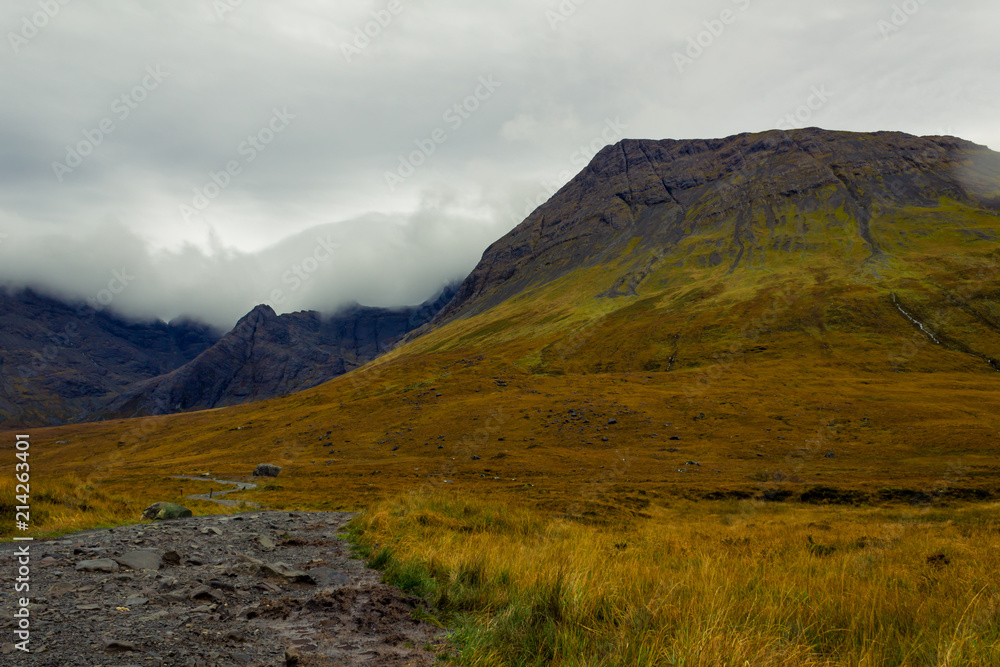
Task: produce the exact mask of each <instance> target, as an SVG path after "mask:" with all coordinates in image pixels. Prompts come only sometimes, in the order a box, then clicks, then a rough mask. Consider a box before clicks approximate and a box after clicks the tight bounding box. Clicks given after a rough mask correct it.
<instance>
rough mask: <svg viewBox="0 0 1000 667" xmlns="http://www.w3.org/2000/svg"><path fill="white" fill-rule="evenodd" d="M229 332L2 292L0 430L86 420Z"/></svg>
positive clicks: (29, 293)
mask: <svg viewBox="0 0 1000 667" xmlns="http://www.w3.org/2000/svg"><path fill="white" fill-rule="evenodd" d="M220 336H221V332H216V331H214V330H212V329H211V328H209V327H207V326H203V325H200V324H195V323H191V322H173V323H171V324H165V323H163V322H135V321H128V320H125V319H122V318H119V317H116V316H114V315H113V314H110V313H108V312H101V311H97V310H94V309H93V308H90V307H89V306H87V305H86V304H75V305H74V304H70V303H63V302H61V301H58V300H56V299H54V298H50V297H47V296H43V295H41V294H39V293H36V292H34V291H31V290H22V291H19V292H8V291H7V290H5V289H3V288H0V429H6V428H13V427H15V426H32V425H43V424H44V425H49V424H61V423H67V422H73V421H79V420H81V419H85V418H86V417H87V416H89V415H90V414H92V413H93V411H94V410H96V409H98V408H100V407H101V406H102V405H103V404H104V403H106V402H107V401H108V399H109V398H111V397H113V396H116V395H117V394H119V393H121V392H122V391H124V390H125V389H126V387H128V386H130V385H133V384H135V383H136V382H140V381H142V380H148V379H150V378H153V377H156V376H158V375H162V374H163V373H168V372H170V371H171V370H173V369H175V368H177V367H178V366H181V365H183V364H186V363H187V362H189V361H191V360H192V359H194V358H195V357H197V356H198V355H199V354H201V353H202V352H204V351H205V350H207V349H208V348H209V347H211V346H212V345H213V344H214V343H215V342H216V341H218V340H219V338H220Z"/></svg>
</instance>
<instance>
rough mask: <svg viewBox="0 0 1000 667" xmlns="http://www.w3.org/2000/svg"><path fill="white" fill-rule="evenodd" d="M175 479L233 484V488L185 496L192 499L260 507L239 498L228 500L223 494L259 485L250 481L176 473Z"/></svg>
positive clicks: (247, 489)
mask: <svg viewBox="0 0 1000 667" xmlns="http://www.w3.org/2000/svg"><path fill="white" fill-rule="evenodd" d="M173 478H174V479H189V480H192V481H195V482H215V483H216V484H226V485H232V487H233V488H231V489H226V490H225V491H209V492H208V493H196V494H194V495H190V496H184V497H185V498H189V499H191V500H207V501H208V502H210V503H219V504H220V505H225V506H226V507H236V506H238V505H239V504H240V502H243V504H244V505H246V506H247V507H258V508H259V507H260V505H258V504H257V503H251V502H245V501H237V500H227V499H225V498H223V497H222V496H224V495H226V494H227V493H233V492H235V491H249V490H250V489H256V488H257V485H256V484H252V483H250V482H237V481H235V480H230V479H212V478H210V477H184V476H180V475H174V476H173Z"/></svg>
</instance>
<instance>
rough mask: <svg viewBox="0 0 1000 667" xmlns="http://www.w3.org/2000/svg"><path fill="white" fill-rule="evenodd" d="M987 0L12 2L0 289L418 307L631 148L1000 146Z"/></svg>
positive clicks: (1, 66)
mask: <svg viewBox="0 0 1000 667" xmlns="http://www.w3.org/2000/svg"><path fill="white" fill-rule="evenodd" d="M998 24H1000V3H997V2H995V0H949V1H948V2H945V1H944V0H906V1H905V2H901V1H894V0H842V1H840V2H836V3H832V2H819V1H814V0H795V1H794V2H793V1H791V0H709V1H706V2H691V1H687V2H680V1H676V0H674V1H672V0H666V1H662V2H650V1H640V0H616V1H615V2H611V1H610V0H506V1H504V2H498V3H489V4H487V3H469V2H459V1H458V0H374V1H367V0H359V1H357V2H351V3H346V2H344V3H341V2H320V1H318V0H283V1H282V2H280V3H279V2H265V1H264V0H171V2H169V3H168V2H162V1H156V2H154V1H152V0H130V1H128V2H126V1H124V0H122V1H112V0H86V2H84V1H83V0H5V1H4V2H3V4H2V6H0V32H2V33H3V35H4V40H3V42H2V43H0V284H4V285H7V286H10V287H23V286H31V287H34V288H35V289H38V290H42V291H45V292H47V293H51V294H53V295H56V296H59V297H64V298H73V299H81V300H86V301H88V302H90V303H91V304H93V305H95V306H96V307H100V308H109V309H111V310H114V311H117V312H119V313H122V314H125V315H128V316H132V317H141V318H161V319H164V320H167V321H169V320H170V319H173V318H176V317H182V316H184V317H192V318H195V319H200V320H203V321H206V322H208V323H211V324H213V325H215V326H218V327H220V328H223V329H228V328H229V327H231V326H232V325H233V324H234V323H235V322H236V321H237V320H238V319H239V318H240V317H241V316H242V315H244V314H245V313H247V312H248V311H249V310H251V309H252V308H253V307H254V306H255V305H257V304H260V303H267V304H269V305H271V306H272V307H274V308H275V310H277V311H278V312H290V311H295V310H302V309H315V310H320V311H323V312H332V311H334V310H336V309H337V308H339V307H341V306H343V305H345V304H348V303H353V302H360V303H363V304H366V305H375V306H398V305H408V304H415V303H419V302H421V301H423V300H425V299H426V298H428V297H431V296H432V295H433V294H434V293H435V292H437V291H438V290H439V289H440V288H441V287H442V286H443V285H444V284H446V283H448V282H452V281H456V280H461V279H462V278H464V277H465V276H466V275H467V274H468V273H469V272H470V271H471V270H472V269H473V268H474V267H475V265H476V263H477V262H478V261H479V259H480V257H481V255H482V253H483V251H484V250H485V249H486V248H487V247H488V246H489V245H490V244H491V243H493V242H494V241H496V240H497V239H499V238H500V237H502V236H503V235H504V234H506V233H507V232H508V231H510V230H511V229H513V228H514V227H515V226H516V225H517V224H519V223H520V222H521V221H522V220H523V219H524V218H525V217H527V215H528V214H529V213H530V212H531V211H532V210H533V209H534V208H535V207H536V206H538V205H539V204H541V203H543V202H544V201H546V200H547V199H548V198H549V197H550V196H551V195H552V194H554V193H555V191H556V190H557V189H558V188H559V187H561V186H562V185H563V184H565V183H566V182H567V181H568V180H570V179H571V178H572V177H573V176H574V175H575V174H576V173H578V172H579V171H580V170H582V169H583V168H584V167H585V166H586V164H587V163H588V161H589V160H590V159H591V158H592V157H593V155H595V154H596V153H597V152H598V151H599V150H600V149H601V148H602V147H603V146H605V145H606V144H612V143H616V142H617V141H619V140H621V139H624V138H643V139H665V138H672V139H684V138H715V137H725V136H729V135H733V134H737V133H740V132H752V131H763V130H768V129H773V128H778V127H780V128H782V129H790V128H792V127H810V126H819V127H824V128H828V129H838V130H853V131H875V130H899V131H904V132H910V133H913V134H917V135H927V134H950V135H955V136H961V137H963V138H965V139H969V140H972V141H975V142H976V143H980V144H985V145H988V146H990V147H991V148H993V149H994V150H998V149H1000V124H998V122H997V110H998V109H1000V70H997V63H1000V40H997V39H996V33H995V31H996V26H997V25H998Z"/></svg>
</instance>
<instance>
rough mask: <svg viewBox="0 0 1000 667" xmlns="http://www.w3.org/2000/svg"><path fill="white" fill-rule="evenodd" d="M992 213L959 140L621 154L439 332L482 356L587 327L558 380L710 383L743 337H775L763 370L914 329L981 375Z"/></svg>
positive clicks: (996, 236)
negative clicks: (702, 374) (465, 323)
mask: <svg viewBox="0 0 1000 667" xmlns="http://www.w3.org/2000/svg"><path fill="white" fill-rule="evenodd" d="M998 214H1000V155H998V154H997V153H995V152H993V151H990V150H989V149H987V148H985V147H983V146H978V145H976V144H973V143H971V142H968V141H964V140H961V139H957V138H954V137H922V138H921V137H914V136H911V135H906V134H901V133H891V132H878V133H872V134H857V133H847V132H830V131H824V130H819V129H815V128H812V129H806V130H797V131H791V132H782V131H773V132H764V133H759V134H741V135H737V136H734V137H729V138H727V139H719V140H710V141H703V140H693V141H674V140H665V141H636V140H625V141H622V142H620V143H618V144H616V145H614V146H609V147H607V148H605V149H604V150H602V151H601V152H600V153H599V154H598V155H597V156H596V157H595V158H594V159H593V161H592V163H591V164H590V165H589V166H588V167H587V168H586V169H585V170H584V171H583V172H582V173H581V174H579V175H578V176H577V177H575V178H574V179H573V180H572V181H570V182H569V183H568V184H567V185H566V186H565V187H564V188H562V189H561V190H560V191H559V192H558V193H556V195H555V196H554V197H553V198H552V199H551V200H550V201H549V202H547V203H546V204H544V205H542V206H541V207H540V208H538V209H537V210H536V211H535V212H534V213H533V214H532V215H531V216H529V217H528V218H527V220H525V221H524V222H523V223H522V224H521V225H519V226H518V227H517V228H516V229H514V230H513V231H512V232H510V233H509V234H508V235H506V236H505V237H503V238H502V239H500V240H498V241H497V242H496V243H494V244H493V245H492V246H491V247H490V248H489V249H488V250H487V251H486V253H485V254H484V255H483V258H482V261H481V262H480V263H479V265H478V266H477V267H476V268H475V270H474V271H473V272H472V274H471V275H470V276H469V278H468V279H467V280H466V281H465V282H464V283H463V284H462V285H461V287H460V288H459V292H458V294H457V296H456V298H455V299H454V300H453V301H452V303H451V304H449V306H448V307H447V308H446V309H445V310H444V311H443V312H442V313H441V314H440V315H439V316H438V318H437V319H436V320H435V322H434V326H441V325H444V324H446V323H448V322H450V321H454V320H456V319H461V318H466V319H467V318H472V317H474V316H480V315H482V319H483V321H484V322H486V321H489V322H491V324H490V325H488V326H485V327H484V329H483V333H484V334H489V335H487V336H486V337H485V338H486V339H488V338H490V337H491V336H492V333H491V332H494V330H495V329H496V328H497V327H498V326H502V328H503V329H505V330H507V331H506V333H505V334H504V335H505V336H506V337H510V336H511V335H513V329H515V328H516V329H518V330H520V331H522V332H524V334H525V335H528V336H533V337H536V338H537V336H538V334H539V332H541V331H553V330H554V329H559V328H560V327H558V326H555V327H554V326H553V325H554V324H555V323H556V322H558V321H561V322H562V323H563V325H564V326H563V327H561V328H562V329H563V330H564V331H572V330H573V329H574V328H577V327H579V326H581V325H582V324H583V323H584V322H585V323H586V327H587V330H588V333H587V341H588V342H587V343H583V342H581V343H580V345H578V346H575V347H574V349H573V350H571V351H570V352H569V353H568V354H557V355H555V356H557V357H558V360H557V361H555V363H556V365H557V366H563V365H565V364H566V363H570V362H573V361H574V360H575V361H577V362H579V365H578V367H579V368H581V369H583V368H590V369H595V370H596V369H600V368H604V369H610V368H619V369H628V368H633V369H635V368H638V369H647V370H648V369H666V368H667V367H670V368H671V369H676V368H683V367H697V366H703V365H707V364H710V363H711V362H712V361H713V360H714V359H715V358H716V356H717V355H719V354H731V353H732V352H733V350H734V346H735V349H737V350H738V349H742V348H741V345H743V344H744V343H746V342H747V339H748V336H747V335H746V332H747V329H748V324H749V325H750V326H749V328H750V329H754V328H758V329H759V328H760V327H759V326H756V325H755V324H754V323H758V322H765V323H767V324H771V323H774V324H778V325H780V326H778V331H777V332H773V333H772V334H770V335H769V336H768V339H769V340H768V341H767V342H768V345H767V348H768V350H767V351H768V354H767V355H765V356H773V355H774V354H775V351H776V349H777V348H782V347H783V346H786V345H787V346H788V349H790V350H797V351H799V352H801V346H802V345H803V344H805V345H808V347H809V348H810V352H811V353H815V354H816V355H817V358H818V359H830V358H831V357H837V350H838V349H842V350H844V354H843V355H841V356H840V357H839V358H841V359H843V360H845V361H846V360H848V359H853V360H854V361H855V362H862V361H863V360H864V359H866V358H867V356H868V354H869V353H874V354H876V355H881V356H882V357H883V359H882V361H885V358H886V356H887V354H886V352H885V351H884V349H883V348H882V347H879V345H893V342H892V341H889V340H886V334H887V333H888V332H890V331H891V332H893V334H899V333H902V332H904V331H905V330H906V329H909V328H913V327H915V326H916V325H915V324H914V322H916V321H918V320H919V321H922V322H928V321H929V324H928V327H930V328H931V329H933V330H934V332H935V333H934V334H933V335H934V336H935V337H936V338H937V340H936V341H931V339H930V337H929V336H930V334H929V335H928V337H926V338H927V340H928V341H930V342H934V345H933V349H934V350H935V351H937V352H941V353H942V355H943V357H944V358H946V359H947V360H948V361H947V362H946V363H947V365H951V366H955V365H957V366H959V367H962V368H965V367H967V364H966V363H965V362H967V361H968V359H965V358H964V357H968V356H972V357H974V358H978V359H979V363H978V364H974V366H976V367H979V368H983V369H986V370H992V369H991V366H995V365H996V361H995V360H997V359H1000V308H998V306H997V302H996V297H997V296H998V294H997V258H998V255H997V241H998V240H1000V219H998V217H997V216H998ZM528 295H530V298H529V297H528ZM515 304H516V305H515ZM498 307H499V308H498ZM556 313H561V315H559V316H556ZM935 319H937V320H940V323H938V322H935V321H934V320H935ZM840 336H847V337H848V338H839V337H840ZM889 337H890V338H891V337H892V336H889ZM878 339H881V340H878ZM876 342H877V343H878V344H876ZM557 347H558V345H557ZM750 347H755V345H751V346H750ZM896 347H898V344H897V345H896ZM923 351H924V352H927V350H923ZM551 352H552V350H550V349H546V348H544V347H543V349H541V350H539V351H538V353H537V356H538V359H537V362H538V363H536V364H533V367H535V368H536V369H537V370H539V371H541V370H544V369H545V368H546V367H548V366H549V365H550V364H549V361H550V359H549V357H551V356H552V355H551V354H548V353H551ZM946 352H954V353H957V355H958V356H956V354H944V353H946ZM916 357H920V358H916ZM920 363H922V356H921V355H915V358H913V359H907V360H906V362H905V363H903V364H902V365H904V366H907V365H910V366H912V365H913V364H918V365H919V364H920ZM936 363H938V362H933V363H932V364H931V365H934V364H936ZM941 363H945V362H941ZM938 365H940V364H938Z"/></svg>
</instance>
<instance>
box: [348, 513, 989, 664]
mask: <svg viewBox="0 0 1000 667" xmlns="http://www.w3.org/2000/svg"><path fill="white" fill-rule="evenodd" d="M995 510H996V508H995V507H976V506H968V507H960V508H955V509H941V508H938V509H936V510H933V511H932V510H926V509H919V508H906V509H899V508H892V509H881V508H865V509H861V508H852V509H831V508H817V507H808V506H800V505H785V506H783V505H772V504H768V505H764V504H757V503H752V502H742V503H737V502H707V503H679V504H675V505H672V506H670V507H654V508H650V509H649V512H650V514H651V517H652V518H650V519H647V520H641V521H638V522H634V523H629V524H618V525H610V526H595V525H581V524H579V523H576V522H573V521H569V520H566V519H562V518H549V517H545V516H544V515H542V514H541V513H539V512H537V511H534V510H531V509H527V508H524V507H518V506H510V505H507V506H501V505H496V504H490V503H488V502H483V501H481V500H474V499H465V498H446V497H442V496H430V497H415V496H408V497H403V498H399V499H395V500H391V501H385V502H382V503H379V504H377V505H375V506H373V507H372V508H371V509H370V510H368V511H366V512H365V513H363V514H362V515H361V516H359V517H358V518H357V519H356V520H355V521H354V523H353V524H352V526H351V530H352V535H353V539H354V540H355V541H356V543H357V544H358V545H359V546H358V548H359V552H360V553H361V554H362V555H363V556H366V557H367V558H368V561H369V563H370V564H372V565H373V566H375V567H378V568H380V569H382V570H383V571H384V572H385V577H386V579H387V581H388V582H389V583H392V584H394V585H397V586H400V587H401V588H403V589H405V590H408V591H411V592H413V593H415V594H418V595H420V596H422V597H424V598H426V599H427V600H428V601H429V602H430V603H431V605H432V607H433V609H434V610H435V613H436V614H437V615H438V618H439V620H440V621H441V622H443V623H444V624H445V625H447V626H448V627H450V628H452V629H453V639H454V641H455V643H456V645H457V647H459V649H460V652H459V657H458V662H459V663H461V664H469V665H549V664H554V665H622V666H625V665H706V666H707V665H713V666H714V665H734V666H735V665H739V666H745V665H753V666H755V667H756V666H764V665H781V666H788V667H791V666H793V665H794V666H796V667H798V666H802V665H816V666H819V665H824V666H828V665H829V666H832V665H838V666H839V665H843V666H845V667H846V666H847V665H851V666H856V665H872V666H874V665H906V666H909V665H912V666H917V665H955V666H957V665H983V666H985V665H997V664H1000V581H998V580H997V577H996V574H997V572H998V571H1000V551H998V547H1000V521H998V520H997V518H996V516H995V514H994V512H995ZM939 554H943V555H944V557H943V558H935V556H938V555H939ZM945 563H947V564H945Z"/></svg>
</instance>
